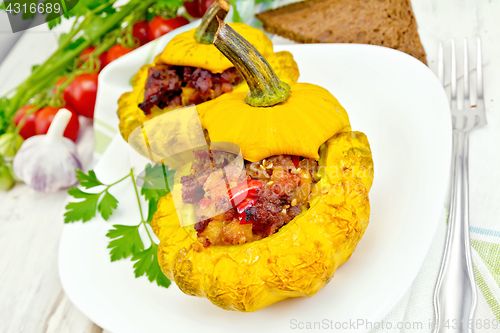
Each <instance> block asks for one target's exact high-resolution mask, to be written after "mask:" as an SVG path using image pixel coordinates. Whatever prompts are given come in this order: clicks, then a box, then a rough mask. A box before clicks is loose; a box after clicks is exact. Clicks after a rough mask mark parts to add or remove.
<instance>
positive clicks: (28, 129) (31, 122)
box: [14, 105, 38, 140]
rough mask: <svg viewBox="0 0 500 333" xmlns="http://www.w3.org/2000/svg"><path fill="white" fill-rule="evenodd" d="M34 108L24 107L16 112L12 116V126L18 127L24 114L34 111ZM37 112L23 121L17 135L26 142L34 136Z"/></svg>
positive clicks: (31, 106) (30, 106)
mask: <svg viewBox="0 0 500 333" xmlns="http://www.w3.org/2000/svg"><path fill="white" fill-rule="evenodd" d="M34 108H35V107H34V106H33V105H25V106H23V107H22V108H20V109H19V110H17V111H16V114H15V115H14V124H16V126H17V125H19V123H20V122H21V120H22V119H23V118H24V116H25V115H26V113H28V111H30V110H32V109H34ZM37 112H38V111H35V112H33V113H32V114H30V115H29V116H28V117H27V118H26V120H25V121H24V125H23V127H22V128H21V130H20V131H19V134H20V135H21V136H22V137H23V138H24V139H25V140H26V139H27V138H31V137H32V136H33V135H36V131H35V119H36V113H37Z"/></svg>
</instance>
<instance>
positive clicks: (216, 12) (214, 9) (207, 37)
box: [194, 0, 230, 44]
mask: <svg viewBox="0 0 500 333" xmlns="http://www.w3.org/2000/svg"><path fill="white" fill-rule="evenodd" d="M229 8H230V7H229V3H228V2H227V1H226V0H217V1H215V2H214V3H213V4H212V5H211V6H210V7H209V8H208V10H207V11H206V13H205V15H203V18H202V19H201V23H200V25H199V26H198V28H196V31H195V33H194V39H196V42H198V43H200V44H212V43H213V41H214V36H215V33H216V32H217V29H218V28H219V21H218V20H221V21H224V19H225V18H226V15H227V13H228V12H229Z"/></svg>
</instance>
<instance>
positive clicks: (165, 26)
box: [149, 16, 189, 39]
mask: <svg viewBox="0 0 500 333" xmlns="http://www.w3.org/2000/svg"><path fill="white" fill-rule="evenodd" d="M188 23H189V21H188V20H187V19H186V18H185V17H182V16H178V17H176V18H173V19H168V20H166V19H164V18H163V17H161V16H155V18H154V19H153V20H152V21H151V23H149V29H150V30H149V37H150V38H151V39H156V38H158V37H161V36H163V35H165V34H166V33H169V32H170V31H172V30H175V29H177V28H179V27H182V26H183V25H186V24H188Z"/></svg>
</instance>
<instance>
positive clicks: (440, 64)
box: [438, 43, 444, 87]
mask: <svg viewBox="0 0 500 333" xmlns="http://www.w3.org/2000/svg"><path fill="white" fill-rule="evenodd" d="M438 78H439V81H440V82H441V85H442V86H443V87H444V56H443V43H439V54H438Z"/></svg>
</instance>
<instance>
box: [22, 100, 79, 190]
mask: <svg viewBox="0 0 500 333" xmlns="http://www.w3.org/2000/svg"><path fill="white" fill-rule="evenodd" d="M70 118H71V112H70V111H68V110H66V109H61V110H59V112H57V114H56V116H55V117H54V120H53V121H52V124H51V125H50V127H49V130H48V132H47V134H46V135H36V136H33V137H31V138H29V139H27V140H26V141H24V143H23V145H22V146H21V148H20V149H19V151H18V152H17V154H16V156H15V157H14V162H13V166H14V172H15V174H16V175H17V176H18V177H19V178H20V179H21V180H23V181H24V182H25V183H26V184H27V185H28V186H29V187H31V188H33V189H34V190H35V191H37V192H45V193H48V192H54V191H57V190H59V189H62V188H67V187H70V186H72V185H75V184H76V183H77V182H78V180H77V179H76V172H75V169H81V168H82V165H81V163H80V160H79V159H78V153H77V150H76V146H75V144H74V143H73V141H71V140H69V139H67V138H65V137H63V133H64V130H65V129H66V126H67V125H68V122H69V120H70Z"/></svg>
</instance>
